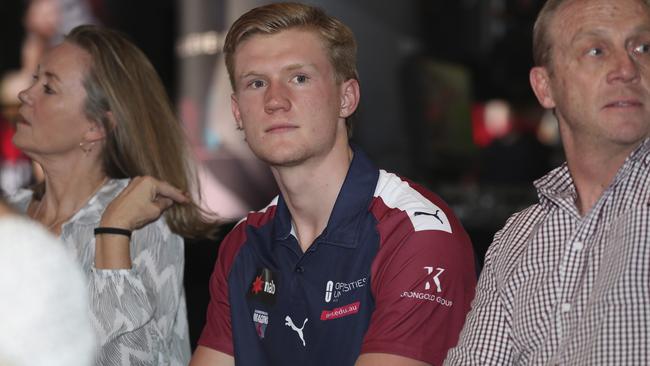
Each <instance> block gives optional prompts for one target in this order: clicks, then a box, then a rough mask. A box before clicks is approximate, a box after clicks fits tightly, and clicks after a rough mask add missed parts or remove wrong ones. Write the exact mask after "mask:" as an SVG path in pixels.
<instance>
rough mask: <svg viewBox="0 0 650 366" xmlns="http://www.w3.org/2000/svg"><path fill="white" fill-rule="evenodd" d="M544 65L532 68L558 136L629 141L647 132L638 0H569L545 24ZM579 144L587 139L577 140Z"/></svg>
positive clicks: (645, 52) (649, 115) (649, 102)
mask: <svg viewBox="0 0 650 366" xmlns="http://www.w3.org/2000/svg"><path fill="white" fill-rule="evenodd" d="M549 32H550V34H549V36H550V41H551V44H552V48H551V65H550V66H549V67H546V68H540V67H536V68H534V69H533V70H532V71H531V83H532V84H533V89H534V90H535V93H536V95H537V97H538V99H539V100H540V103H541V104H542V105H543V106H544V107H546V108H555V111H556V114H557V116H558V119H559V120H560V128H561V131H562V138H563V140H564V141H565V144H566V143H569V144H574V145H579V144H583V145H581V146H592V147H593V146H602V147H605V146H606V145H608V144H609V145H610V146H611V145H618V146H633V145H636V144H637V143H638V142H640V141H641V140H642V139H643V138H644V137H646V136H647V135H648V132H649V131H650V97H649V92H648V91H649V89H648V87H649V85H648V82H649V79H648V78H649V77H650V74H649V72H650V69H649V67H650V12H649V10H648V8H647V7H646V6H644V5H643V4H641V2H640V1H638V0H616V1H611V0H590V1H571V2H568V3H567V4H565V5H563V6H561V7H560V9H558V11H557V13H556V14H555V15H554V16H553V18H552V19H551V22H550V24H549ZM584 144H586V145H584Z"/></svg>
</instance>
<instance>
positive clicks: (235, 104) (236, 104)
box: [230, 93, 244, 130]
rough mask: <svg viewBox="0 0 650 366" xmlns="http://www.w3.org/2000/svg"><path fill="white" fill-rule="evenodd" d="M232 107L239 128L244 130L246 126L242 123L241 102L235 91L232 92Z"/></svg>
mask: <svg viewBox="0 0 650 366" xmlns="http://www.w3.org/2000/svg"><path fill="white" fill-rule="evenodd" d="M230 108H231V109H232V115H233V117H235V123H236V124H237V129H238V130H243V129H244V126H243V125H242V120H241V111H240V110H239V102H238V101H237V96H236V95H235V93H232V94H230Z"/></svg>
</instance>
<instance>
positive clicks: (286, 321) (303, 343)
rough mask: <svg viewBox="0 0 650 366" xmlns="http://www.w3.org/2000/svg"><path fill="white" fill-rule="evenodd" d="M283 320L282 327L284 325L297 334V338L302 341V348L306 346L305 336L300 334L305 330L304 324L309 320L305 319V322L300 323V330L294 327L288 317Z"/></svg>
mask: <svg viewBox="0 0 650 366" xmlns="http://www.w3.org/2000/svg"><path fill="white" fill-rule="evenodd" d="M284 320H285V323H284V325H286V326H287V327H290V328H291V329H293V330H294V331H295V332H296V333H298V337H300V340H301V341H302V345H303V347H304V346H306V343H305V336H304V334H302V330H303V329H305V324H306V323H307V320H309V318H305V321H304V322H302V327H301V328H298V327H296V326H295V324H293V320H291V317H290V316H289V315H287V316H286V317H285V318H284Z"/></svg>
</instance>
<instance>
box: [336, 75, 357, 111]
mask: <svg viewBox="0 0 650 366" xmlns="http://www.w3.org/2000/svg"><path fill="white" fill-rule="evenodd" d="M340 88H341V109H340V112H339V117H341V118H347V117H350V116H351V115H352V113H354V111H356V110H357V107H358V106H359V98H360V97H361V94H360V91H359V81H358V80H356V79H349V80H346V81H344V82H342V83H341V86H340Z"/></svg>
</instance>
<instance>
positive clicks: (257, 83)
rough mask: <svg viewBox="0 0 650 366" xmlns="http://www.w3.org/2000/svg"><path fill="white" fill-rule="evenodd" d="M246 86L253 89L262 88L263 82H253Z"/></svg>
mask: <svg viewBox="0 0 650 366" xmlns="http://www.w3.org/2000/svg"><path fill="white" fill-rule="evenodd" d="M248 86H250V87H251V88H253V89H258V88H261V87H263V86H264V81H262V80H253V81H251V82H250V83H248Z"/></svg>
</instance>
